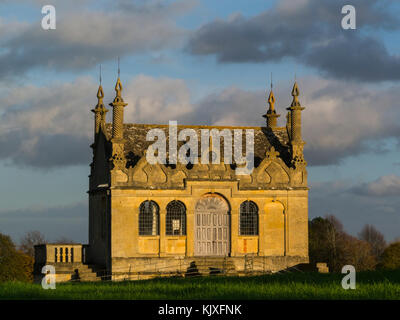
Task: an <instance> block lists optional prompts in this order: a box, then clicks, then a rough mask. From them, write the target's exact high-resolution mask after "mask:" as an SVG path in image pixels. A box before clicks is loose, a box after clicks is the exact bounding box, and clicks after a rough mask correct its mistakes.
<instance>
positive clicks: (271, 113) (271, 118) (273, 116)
mask: <svg viewBox="0 0 400 320" xmlns="http://www.w3.org/2000/svg"><path fill="white" fill-rule="evenodd" d="M275 101H276V100H275V95H274V93H273V91H272V84H271V92H270V93H269V97H268V104H269V108H268V111H267V113H266V114H265V115H263V117H264V118H267V127H268V128H276V126H277V121H278V118H279V117H280V114H277V113H276V110H275Z"/></svg>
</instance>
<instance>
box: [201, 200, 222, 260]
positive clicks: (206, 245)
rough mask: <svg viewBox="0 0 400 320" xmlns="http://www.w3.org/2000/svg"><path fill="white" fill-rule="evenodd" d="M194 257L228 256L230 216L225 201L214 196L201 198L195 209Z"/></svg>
mask: <svg viewBox="0 0 400 320" xmlns="http://www.w3.org/2000/svg"><path fill="white" fill-rule="evenodd" d="M194 247H195V249H194V251H195V255H196V256H228V255H229V252H230V215H229V207H228V204H227V203H226V201H225V199H223V198H222V197H220V196H218V195H215V194H207V195H205V196H203V197H202V198H201V199H200V200H199V201H198V202H197V204H196V208H195V246H194Z"/></svg>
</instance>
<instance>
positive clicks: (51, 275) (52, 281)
mask: <svg viewBox="0 0 400 320" xmlns="http://www.w3.org/2000/svg"><path fill="white" fill-rule="evenodd" d="M42 273H44V274H45V276H44V277H43V279H42V288H43V289H46V290H47V289H55V288H56V268H55V267H54V266H52V265H49V264H48V265H45V266H44V267H43V268H42Z"/></svg>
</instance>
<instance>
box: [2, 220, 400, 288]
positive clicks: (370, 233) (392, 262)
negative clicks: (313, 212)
mask: <svg viewBox="0 0 400 320" xmlns="http://www.w3.org/2000/svg"><path fill="white" fill-rule="evenodd" d="M308 234H309V257H310V265H312V266H315V264H316V263H317V262H326V263H327V264H328V267H329V270H330V271H331V272H341V269H342V267H343V266H344V265H353V266H354V267H355V268H356V270H357V271H365V270H375V269H399V268H400V238H397V239H396V240H395V241H394V242H392V243H391V244H389V245H388V244H387V243H386V241H385V237H384V236H383V234H382V233H380V232H379V231H378V230H377V229H376V228H375V227H374V226H372V225H365V226H364V227H363V229H362V230H361V231H360V233H359V234H358V237H354V236H351V235H349V234H348V233H346V232H345V231H344V229H343V225H342V223H341V222H340V221H339V220H338V219H337V218H336V217H335V216H333V215H329V216H326V217H325V218H322V217H317V218H314V219H312V220H311V221H309V232H308ZM46 243H48V241H47V240H46V238H45V236H44V235H43V234H42V233H40V232H39V231H30V232H27V233H26V234H25V235H24V236H23V237H22V238H21V239H20V242H19V244H18V245H16V244H14V242H13V241H12V240H11V238H10V236H8V235H4V234H1V233H0V281H28V282H31V281H32V280H33V274H32V272H33V264H34V256H35V250H34V246H35V245H38V244H46ZM52 243H74V241H73V240H71V239H68V238H65V237H62V238H59V239H57V240H56V241H52Z"/></svg>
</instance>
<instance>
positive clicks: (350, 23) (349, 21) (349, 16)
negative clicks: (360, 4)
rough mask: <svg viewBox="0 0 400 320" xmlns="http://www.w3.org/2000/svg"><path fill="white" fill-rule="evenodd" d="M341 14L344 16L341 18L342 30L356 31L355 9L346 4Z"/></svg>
mask: <svg viewBox="0 0 400 320" xmlns="http://www.w3.org/2000/svg"><path fill="white" fill-rule="evenodd" d="M342 14H345V16H344V17H343V18H342V28H343V29H344V30H348V29H353V30H354V29H356V8H354V6H352V5H350V4H348V5H345V6H343V8H342Z"/></svg>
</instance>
